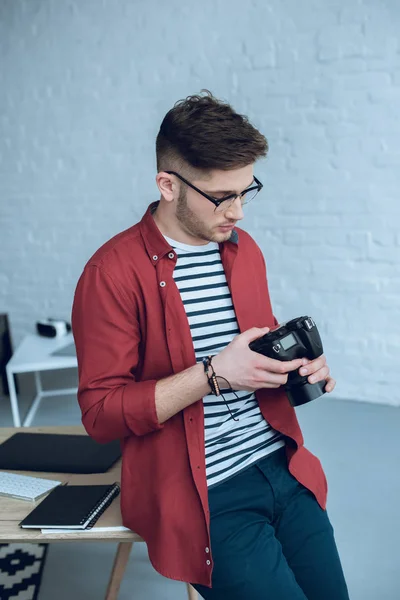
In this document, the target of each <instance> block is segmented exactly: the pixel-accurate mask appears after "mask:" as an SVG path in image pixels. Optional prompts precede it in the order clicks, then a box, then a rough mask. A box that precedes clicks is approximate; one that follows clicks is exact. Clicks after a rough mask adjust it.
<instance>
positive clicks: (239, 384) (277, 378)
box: [212, 327, 307, 392]
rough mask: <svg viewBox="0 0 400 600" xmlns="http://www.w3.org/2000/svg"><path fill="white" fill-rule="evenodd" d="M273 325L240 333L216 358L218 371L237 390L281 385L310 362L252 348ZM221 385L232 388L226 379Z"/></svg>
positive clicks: (213, 360)
mask: <svg viewBox="0 0 400 600" xmlns="http://www.w3.org/2000/svg"><path fill="white" fill-rule="evenodd" d="M268 331H269V327H263V328H259V327H252V328H251V329H248V330H247V331H244V332H243V333H241V334H239V335H237V336H236V337H235V338H234V339H233V340H232V341H231V342H230V344H228V346H227V347H226V348H224V349H223V350H222V351H221V352H220V353H219V354H217V355H216V356H214V358H213V359H212V365H213V367H214V370H215V374H216V375H217V377H218V376H221V377H223V378H225V379H226V380H227V381H228V382H229V384H230V385H231V387H232V389H233V390H246V391H249V392H254V391H255V390H258V389H260V388H278V387H280V386H281V385H284V384H285V383H286V382H287V379H288V373H289V372H290V371H295V370H296V369H299V368H300V367H301V366H303V365H304V364H306V362H307V360H306V359H303V358H297V359H296V360H291V361H281V360H276V359H274V358H269V357H268V356H264V355H263V354H259V353H258V352H253V350H250V348H249V344H250V342H252V341H253V340H256V339H257V338H259V337H261V336H263V335H265V334H266V333H268ZM218 383H219V385H220V387H221V388H222V389H223V388H224V387H228V384H227V383H226V381H224V380H223V379H220V380H218Z"/></svg>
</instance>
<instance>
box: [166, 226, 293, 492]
mask: <svg viewBox="0 0 400 600" xmlns="http://www.w3.org/2000/svg"><path fill="white" fill-rule="evenodd" d="M165 239H166V240H167V241H168V243H169V244H171V246H172V247H173V248H174V249H175V252H176V254H177V257H178V258H177V263H176V266H175V269H174V274H173V277H174V280H175V283H176V285H177V287H178V289H179V292H180V295H181V298H182V302H183V305H184V307H185V311H186V315H187V318H188V321H189V326H190V331H191V334H192V340H193V346H194V350H195V354H196V360H197V362H200V361H201V360H202V358H203V357H204V356H207V355H209V354H217V353H218V352H221V350H223V349H224V348H225V347H226V346H227V345H228V344H229V342H231V341H232V340H233V338H234V337H235V336H236V335H237V334H239V333H240V331H239V328H238V323H237V320H236V315H235V311H234V308H233V304H232V298H231V294H230V291H229V287H228V284H227V281H226V277H225V272H224V268H223V265H222V262H221V257H220V253H219V246H218V244H217V243H216V242H210V243H208V244H206V245H204V246H189V245H187V244H182V243H180V242H176V241H175V240H172V239H170V238H168V237H166V236H165ZM222 392H223V394H224V397H225V399H226V401H227V402H228V404H229V407H230V409H231V411H232V413H233V414H234V416H235V419H238V421H236V420H234V419H233V418H232V417H231V415H230V413H229V411H228V408H227V406H226V404H225V402H224V400H223V399H222V398H221V397H220V396H214V395H212V394H209V395H207V396H205V397H204V398H203V405H204V428H205V455H206V475H207V484H208V487H209V488H210V487H211V486H214V485H216V484H218V483H221V482H222V481H224V480H226V479H227V478H229V477H232V475H235V474H236V473H238V472H239V471H241V470H242V469H244V468H246V467H248V466H249V465H251V464H252V463H254V462H255V461H257V460H259V459H260V458H261V457H263V456H265V455H267V454H270V453H271V452H274V451H275V450H277V449H278V448H281V447H282V446H284V445H285V441H284V439H283V437H282V435H281V434H280V433H279V432H277V431H276V430H275V429H273V428H272V427H271V426H270V425H269V424H268V423H267V422H266V420H265V419H264V417H263V416H262V414H261V411H260V408H259V405H258V402H257V399H256V397H255V394H254V393H253V392H247V391H244V390H239V391H237V392H236V394H237V396H238V398H236V397H235V395H234V394H233V393H232V392H230V393H229V392H226V393H225V392H224V390H223V389H222Z"/></svg>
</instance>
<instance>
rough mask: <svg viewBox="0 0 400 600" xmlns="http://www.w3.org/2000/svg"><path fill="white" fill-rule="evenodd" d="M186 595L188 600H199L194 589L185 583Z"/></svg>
mask: <svg viewBox="0 0 400 600" xmlns="http://www.w3.org/2000/svg"><path fill="white" fill-rule="evenodd" d="M186 585H187V593H188V600H199V595H198V593H197V591H196V590H195V589H194V587H192V586H191V585H190V583H187V584H186Z"/></svg>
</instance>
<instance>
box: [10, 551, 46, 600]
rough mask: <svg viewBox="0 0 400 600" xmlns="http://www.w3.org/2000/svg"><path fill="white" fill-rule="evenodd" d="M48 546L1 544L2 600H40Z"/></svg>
mask: <svg viewBox="0 0 400 600" xmlns="http://www.w3.org/2000/svg"><path fill="white" fill-rule="evenodd" d="M47 548H48V544H0V598H1V600H38V598H39V589H40V582H41V579H42V574H43V567H44V563H45V560H46V555H47Z"/></svg>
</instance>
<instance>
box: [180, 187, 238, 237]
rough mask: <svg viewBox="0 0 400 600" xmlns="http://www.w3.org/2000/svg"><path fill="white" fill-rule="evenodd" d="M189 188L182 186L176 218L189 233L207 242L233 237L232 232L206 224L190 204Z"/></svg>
mask: <svg viewBox="0 0 400 600" xmlns="http://www.w3.org/2000/svg"><path fill="white" fill-rule="evenodd" d="M186 192H187V190H186V189H185V188H183V187H181V189H180V191H179V196H178V200H177V205H176V218H177V220H178V221H179V223H180V225H181V227H182V228H183V229H184V230H185V231H186V233H188V234H189V235H191V236H193V237H196V238H198V239H201V240H204V241H206V242H218V243H221V242H226V241H227V240H229V238H230V237H231V232H230V231H228V232H223V231H218V230H217V229H216V227H215V226H214V228H213V227H210V226H209V225H206V224H205V223H204V221H202V220H201V219H200V218H199V217H198V216H197V215H196V214H195V213H194V212H193V211H192V209H191V208H190V207H189V206H188V203H187V197H186ZM207 202H208V201H207Z"/></svg>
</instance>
